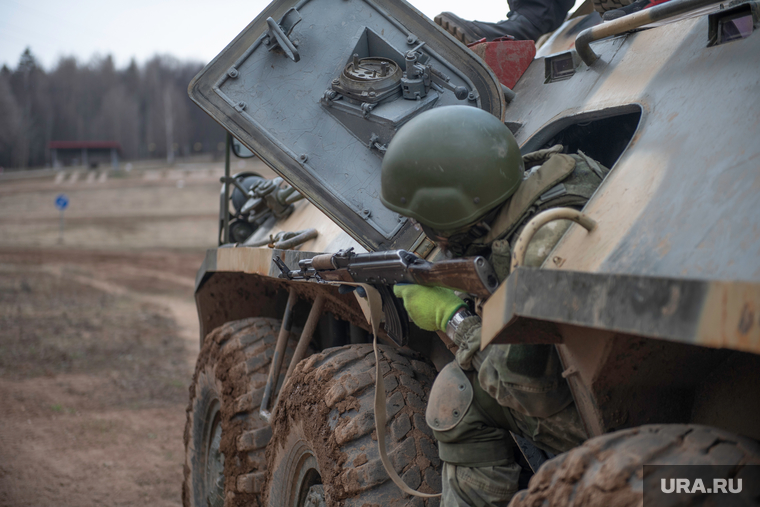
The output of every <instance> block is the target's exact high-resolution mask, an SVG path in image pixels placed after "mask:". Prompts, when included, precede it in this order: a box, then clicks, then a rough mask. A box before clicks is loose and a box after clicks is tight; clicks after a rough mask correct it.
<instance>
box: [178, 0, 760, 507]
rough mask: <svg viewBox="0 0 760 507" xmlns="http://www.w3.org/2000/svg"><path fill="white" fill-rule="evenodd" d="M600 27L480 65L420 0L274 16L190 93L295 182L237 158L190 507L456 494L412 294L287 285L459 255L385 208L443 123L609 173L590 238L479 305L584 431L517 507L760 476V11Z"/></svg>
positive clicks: (208, 330) (187, 490)
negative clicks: (417, 131) (409, 130)
mask: <svg viewBox="0 0 760 507" xmlns="http://www.w3.org/2000/svg"><path fill="white" fill-rule="evenodd" d="M579 12H585V14H578V15H577V16H575V17H573V18H572V19H569V20H568V21H567V22H566V23H565V24H564V25H563V27H562V28H560V29H559V30H558V31H557V32H556V33H554V34H553V35H552V36H551V37H549V38H548V40H546V41H544V42H543V44H542V45H541V46H540V47H539V49H538V52H537V53H533V51H535V50H534V48H533V47H532V43H529V44H530V45H531V47H529V48H528V50H527V53H526V47H525V43H524V41H501V42H493V43H481V44H480V45H479V46H476V47H473V48H468V47H466V46H464V45H463V44H461V43H460V41H458V40H456V39H455V38H453V37H452V36H450V35H449V34H448V33H446V32H445V31H444V30H443V29H441V28H440V27H439V26H437V25H435V24H434V23H433V22H432V21H431V20H430V19H428V18H426V17H425V16H424V15H422V14H421V13H420V12H418V11H417V10H415V9H414V8H413V7H412V6H411V5H409V4H407V3H406V2H404V1H403V0H393V1H391V0H386V1H384V0H275V1H274V2H273V3H272V4H271V5H270V6H269V7H267V8H266V9H265V10H264V11H263V12H262V13H261V14H260V15H258V16H257V17H256V19H254V20H253V21H252V22H251V23H250V24H249V25H248V27H247V28H246V29H245V30H243V31H242V32H241V33H240V34H239V35H238V36H237V37H236V38H235V39H234V40H232V42H231V43H230V44H229V45H228V46H227V48H226V49H225V50H224V51H223V52H222V53H220V54H219V55H218V56H217V57H216V58H215V59H214V60H213V61H212V62H211V63H209V64H208V66H207V67H206V68H205V69H204V70H203V71H202V72H201V73H200V74H198V76H197V77H196V78H195V79H194V80H193V81H192V83H191V84H190V87H189V93H190V96H191V98H192V100H193V101H195V102H196V103H197V104H198V106H200V107H201V108H203V110H205V111H206V112H207V113H208V114H209V115H211V116H212V117H213V118H214V119H216V121H217V122H219V123H220V124H221V125H222V126H223V127H224V128H225V129H226V130H227V132H228V133H229V134H228V147H229V146H231V147H232V150H231V151H234V152H235V153H236V154H242V153H243V152H244V151H248V150H250V152H252V153H254V154H255V155H256V156H257V157H258V158H260V159H261V160H262V161H263V162H264V163H265V164H266V165H267V166H269V167H270V168H271V169H273V170H274V171H275V172H276V173H277V174H278V175H279V177H278V178H275V179H265V178H263V177H262V176H260V175H259V174H256V173H252V172H248V173H240V174H229V165H230V164H229V157H230V149H228V163H227V176H226V177H225V179H224V180H223V185H222V191H221V194H220V234H219V245H218V247H217V248H214V249H211V250H209V251H208V253H207V256H206V259H205V262H204V263H203V266H202V267H201V269H200V271H199V272H198V276H197V280H196V289H195V298H196V302H197V308H198V316H199V321H200V329H201V333H200V339H201V351H200V355H199V357H198V363H197V367H196V371H195V376H194V379H193V384H192V386H191V388H190V405H189V408H188V418H187V426H186V430H185V444H186V464H185V482H184V486H183V502H184V505H185V506H188V507H189V506H204V507H205V506H223V505H224V506H238V505H240V506H242V505H270V506H299V507H305V506H309V505H314V506H323V505H327V506H338V505H341V506H357V507H359V506H369V505H389V506H390V505H409V506H418V505H437V502H438V499H436V498H422V497H415V496H410V495H408V494H406V493H404V492H403V491H402V490H401V489H399V487H398V486H397V485H396V484H395V483H394V482H393V481H392V480H391V479H390V478H389V473H388V472H387V471H386V466H389V467H390V468H393V470H395V472H396V473H397V474H398V475H399V476H400V477H401V479H402V480H403V481H404V483H406V484H407V485H408V486H409V487H410V488H412V489H415V490H418V491H421V492H424V493H438V492H440V491H441V475H440V466H441V462H440V460H439V458H438V451H437V448H436V441H435V440H434V439H433V437H432V433H431V430H430V429H429V428H428V426H427V424H426V422H425V406H426V400H427V396H428V393H429V390H430V387H431V385H432V383H433V380H434V378H435V376H436V374H437V372H438V371H439V370H440V369H441V368H442V367H443V366H444V365H446V364H447V363H448V362H450V361H451V360H452V359H453V357H454V355H453V353H454V352H455V345H453V344H452V343H451V342H449V341H446V340H445V339H443V338H441V337H439V336H438V335H437V334H436V333H431V332H426V331H422V330H420V329H418V328H417V327H416V326H414V325H413V324H411V323H409V322H407V321H406V319H405V318H404V314H403V312H401V311H400V310H399V307H398V301H396V302H395V303H394V301H393V298H392V296H390V294H391V292H390V291H389V290H388V286H389V285H392V284H393V283H394V281H395V280H394V279H391V277H383V276H378V277H376V278H374V279H371V280H369V279H365V280H360V281H355V282H356V283H353V282H351V281H350V280H343V281H336V280H329V279H327V277H320V276H311V277H301V278H299V277H298V276H294V272H301V273H306V272H309V269H312V268H313V267H314V266H316V265H317V263H318V259H315V257H317V256H319V255H320V254H336V253H339V252H340V255H341V256H343V257H346V256H347V255H351V254H361V253H365V252H366V253H371V252H388V254H387V255H386V257H387V259H390V261H394V262H396V261H399V260H402V261H403V260H404V259H408V257H405V256H408V254H407V252H409V253H411V254H413V256H415V257H416V258H421V259H427V260H428V261H431V262H436V261H438V260H440V259H442V258H443V256H442V254H441V252H440V250H439V249H438V248H437V246H436V244H435V242H434V241H433V240H432V239H431V238H428V237H426V235H425V234H424V233H423V231H422V230H421V229H420V228H419V226H418V225H417V224H415V223H414V222H413V221H412V220H409V219H407V218H405V217H403V216H400V215H398V214H396V213H394V212H392V211H391V210H389V209H387V208H385V207H384V206H383V205H382V203H381V202H380V199H379V194H380V168H381V163H382V160H383V156H384V154H385V151H386V148H387V146H388V144H389V142H390V141H391V140H392V139H393V138H394V136H395V135H396V133H397V131H398V130H399V129H400V128H401V127H402V126H403V125H404V124H405V123H406V122H408V121H409V120H411V119H412V118H414V117H416V116H417V115H419V114H421V113H423V112H425V111H427V110H430V109H433V108H438V107H442V106H448V105H466V106H470V107H474V108H480V109H483V110H485V111H487V112H488V113H490V114H491V115H493V116H495V117H496V118H498V119H500V120H501V121H503V122H504V123H505V124H506V125H507V127H509V129H510V130H511V131H512V132H513V133H514V135H515V138H516V139H517V142H518V143H519V146H520V149H521V151H522V153H523V154H525V153H528V152H532V151H535V150H539V149H542V148H547V147H550V146H553V145H556V144H561V145H563V146H564V149H565V151H566V152H569V153H575V152H577V151H579V150H580V151H582V152H583V153H585V154H587V155H588V156H589V157H591V158H593V159H595V160H597V161H599V162H600V163H602V164H603V165H604V166H605V167H608V168H610V169H611V171H610V173H609V175H608V176H607V177H606V178H605V179H604V181H603V182H602V184H601V186H600V187H599V188H598V190H597V191H596V193H595V194H594V195H593V197H592V198H591V199H590V201H589V202H588V204H587V205H586V207H585V208H584V210H583V213H584V214H585V215H586V216H588V217H589V218H591V219H592V220H593V222H594V223H595V224H596V225H595V226H594V227H593V228H591V229H592V230H591V232H589V231H587V230H586V229H585V228H584V227H581V226H579V225H572V226H571V227H570V228H569V230H568V231H567V232H566V233H565V235H564V237H563V238H562V239H561V241H560V242H559V244H558V245H557V246H556V247H555V248H554V250H553V251H552V252H551V253H550V254H549V256H548V258H547V260H546V262H545V263H544V264H543V266H541V267H540V268H531V267H525V266H516V267H515V269H513V270H512V272H511V274H510V275H509V276H508V277H507V278H506V280H505V281H504V282H503V283H502V284H501V285H500V286H499V287H498V288H497V289H496V290H495V291H494V292H493V294H492V295H491V296H490V297H488V298H482V301H481V302H482V303H483V304H482V305H480V311H481V313H482V319H483V337H482V338H483V344H484V345H485V344H487V343H542V344H547V343H548V344H554V345H555V346H556V349H557V351H558V353H559V356H560V358H561V361H562V365H563V369H564V372H563V376H564V377H565V378H566V379H567V380H568V382H569V385H570V388H571V390H572V393H573V398H574V400H575V404H576V406H577V408H578V411H579V414H580V417H581V420H582V422H583V425H584V428H585V431H586V433H587V434H588V436H589V440H588V441H587V442H586V443H585V444H583V445H582V446H580V447H579V448H576V449H574V450H572V451H570V452H568V453H565V454H562V455H559V456H557V457H554V458H553V459H549V460H548V461H545V462H544V460H545V459H546V458H550V457H551V456H545V455H541V454H540V453H538V454H535V453H532V451H535V450H536V449H535V448H532V446H531V445H530V441H529V439H524V438H523V439H519V437H518V439H519V440H521V441H522V443H521V449H523V450H524V451H525V466H524V467H523V468H524V469H525V470H526V474H528V475H530V473H529V471H530V470H531V468H532V469H534V470H535V471H536V473H535V475H534V476H533V477H532V479H531V480H530V483H529V486H528V487H527V489H526V490H524V491H522V492H521V493H519V494H518V495H517V497H515V499H514V500H513V501H512V504H513V505H640V503H641V499H642V492H643V491H644V490H646V488H647V487H649V486H648V483H647V481H648V480H649V479H650V478H651V477H659V476H658V475H657V474H656V473H655V472H651V473H650V472H646V471H643V468H642V467H643V465H678V464H692V465H697V464H701V465H726V466H728V470H729V472H727V473H728V474H729V476H730V477H731V478H742V477H747V475H746V473H747V470H750V468H751V467H748V466H747V465H752V464H755V465H756V464H760V448H759V447H758V444H757V442H756V439H760V403H758V402H759V401H760V356H758V354H760V143H759V142H758V141H757V138H758V134H760V100H758V99H759V98H760V33H754V31H756V30H757V27H758V26H760V25H759V23H760V7H759V4H758V3H757V2H754V1H739V2H736V1H734V2H724V3H720V2H715V1H712V0H671V1H669V2H666V3H663V4H661V5H657V6H655V7H652V8H650V9H647V10H644V11H641V12H638V13H635V14H631V15H628V16H624V17H622V18H620V19H617V20H614V21H610V22H605V23H601V19H600V17H599V14H598V13H597V12H594V11H593V10H592V9H588V10H586V11H584V10H581V11H579ZM534 54H535V57H534ZM526 55H527V56H526ZM423 148H424V147H422V146H421V147H420V149H423ZM249 154H250V153H249ZM529 239H530V238H527V240H529ZM351 248H353V250H350V249H351ZM399 251H403V253H399ZM394 256H395V257H394ZM339 257H340V256H339ZM331 258H332V257H330V256H328V257H326V258H325V257H324V256H323V257H319V259H321V260H322V261H324V259H328V260H329V259H331ZM390 261H389V262H390ZM330 262H332V261H330ZM307 278H308V279H307ZM357 285H358V286H359V288H358V289H357V288H356V287H357ZM375 290H377V292H376V293H375V292H372V291H375ZM368 292H372V293H371V294H369V293H368ZM375 294H379V295H380V296H381V297H382V299H383V303H382V307H378V306H377V305H376V304H375V303H374V302H373V301H374V299H373V297H374V296H373V295H375ZM373 335H376V336H377V339H378V340H379V342H380V343H381V345H380V347H379V348H380V351H381V357H380V359H379V362H380V364H379V365H376V358H375V355H374V353H373V346H372V344H371V342H372V338H373ZM376 367H377V370H376ZM376 371H379V372H381V375H380V376H381V377H382V380H383V381H384V387H383V389H384V392H385V393H386V394H385V399H384V402H385V412H386V413H385V417H381V418H380V423H381V425H382V428H378V427H376V424H375V419H376V415H378V414H376V403H375V400H374V397H375V390H376V387H375V385H376V381H377V380H378V378H377V375H376V373H375V372H376ZM382 401H383V400H381V404H382ZM383 419H384V420H383ZM379 445H384V446H385V449H387V455H388V456H387V459H382V458H383V457H382V456H381V453H380V450H379V447H378V446H379ZM383 461H385V465H384V463H383ZM542 462H543V464H542ZM653 474H654V475H653ZM527 478H528V477H526V479H527ZM754 487H757V484H755V486H754ZM694 498H695V500H694V501H693V504H694V505H696V504H697V503H698V501H702V500H698V498H702V497H701V496H700V495H696V496H695V497H694ZM700 505H701V504H700Z"/></svg>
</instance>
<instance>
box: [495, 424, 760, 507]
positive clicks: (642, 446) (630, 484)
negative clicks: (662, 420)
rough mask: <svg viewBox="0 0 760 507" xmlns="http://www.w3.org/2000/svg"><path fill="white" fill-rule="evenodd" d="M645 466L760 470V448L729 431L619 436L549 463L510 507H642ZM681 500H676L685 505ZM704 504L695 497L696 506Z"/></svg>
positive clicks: (665, 430)
mask: <svg viewBox="0 0 760 507" xmlns="http://www.w3.org/2000/svg"><path fill="white" fill-rule="evenodd" d="M645 464H647V465H735V466H737V467H741V466H742V465H757V464H760V444H758V443H757V442H755V441H754V440H751V439H748V438H745V437H740V436H738V435H734V434H732V433H729V432H727V431H723V430H719V429H716V428H710V427H708V426H697V425H687V424H663V425H650V426H641V427H638V428H632V429H628V430H622V431H617V432H615V433H610V434H608V435H602V436H600V437H596V438H592V439H590V440H588V441H587V442H585V443H584V444H583V445H581V446H579V447H577V448H575V449H573V450H571V451H570V452H567V453H564V454H561V455H559V456H557V457H556V458H554V459H552V460H550V461H547V462H546V463H544V465H542V466H541V468H540V469H539V470H538V473H537V474H536V475H534V476H533V478H532V479H531V480H530V484H529V486H528V489H527V490H523V491H520V492H519V493H518V494H517V495H516V496H515V497H514V498H513V499H512V501H511V502H510V504H509V507H537V506H542V507H563V506H569V505H583V506H584V507H608V506H610V505H614V506H615V507H627V506H640V505H641V504H642V501H643V496H642V495H643V493H642V491H643V489H642V480H643V477H642V470H643V468H642V465H645ZM738 477H741V472H740V475H739V476H738ZM662 478H666V477H662ZM655 482H656V483H659V480H655ZM681 496H682V495H673V498H672V500H673V501H674V502H675V501H680V500H678V498H679V497H681ZM703 500H704V498H703V497H702V496H701V495H694V501H695V502H702V501H703ZM663 505H664V504H663ZM679 505H683V504H679ZM695 505H697V503H695ZM699 505H702V504H701V503H699Z"/></svg>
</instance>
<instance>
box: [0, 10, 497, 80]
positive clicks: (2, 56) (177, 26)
mask: <svg viewBox="0 0 760 507" xmlns="http://www.w3.org/2000/svg"><path fill="white" fill-rule="evenodd" d="M411 3H412V5H414V6H415V7H416V8H417V9H419V10H421V11H422V12H423V13H424V14H426V15H427V16H428V17H430V18H432V17H433V16H435V15H436V14H438V13H439V12H441V11H451V12H454V13H456V14H457V15H459V16H461V17H463V18H465V19H481V20H484V21H498V20H501V19H504V17H505V15H506V13H507V10H508V7H507V2H506V0H476V1H463V0H411ZM268 4H269V1H267V0H245V1H243V0H218V1H212V2H208V1H199V0H150V1H149V0H105V1H104V0H71V1H68V2H66V1H61V0H55V1H53V0H34V1H33V0H0V66H1V65H3V64H6V65H8V66H9V67H12V68H15V67H16V65H17V64H18V59H19V56H20V55H21V53H22V52H23V51H24V48H26V47H27V46H28V47H30V48H31V50H32V54H34V55H35V56H36V57H37V59H38V61H39V62H40V63H41V64H42V66H43V67H44V68H45V69H47V70H50V69H51V68H52V67H53V66H54V65H55V64H56V63H57V61H58V59H59V58H60V57H61V56H75V57H76V58H77V59H78V60H79V61H80V62H87V61H89V60H90V59H91V58H92V56H93V55H95V54H99V55H101V56H105V55H108V54H111V55H112V56H113V57H114V59H115V62H116V66H117V67H119V68H123V67H125V66H126V65H128V64H129V61H130V59H131V58H133V57H134V58H135V59H136V60H137V62H138V63H143V62H145V61H146V60H148V59H150V58H151V57H152V56H153V55H155V54H157V53H159V54H170V55H173V56H176V57H178V58H180V59H182V60H197V61H201V62H203V63H206V62H208V61H210V60H211V59H212V58H214V57H215V56H216V55H217V54H218V53H219V52H220V51H221V50H222V49H224V47H225V46H226V45H227V43H228V42H230V41H231V40H232V39H233V38H234V37H235V36H236V35H237V34H238V33H239V32H240V31H241V30H242V29H243V28H245V26H246V25H248V23H249V22H250V21H251V20H253V18H255V17H256V15H257V14H258V13H259V12H261V10H263V9H264V7H266V6H267V5H268Z"/></svg>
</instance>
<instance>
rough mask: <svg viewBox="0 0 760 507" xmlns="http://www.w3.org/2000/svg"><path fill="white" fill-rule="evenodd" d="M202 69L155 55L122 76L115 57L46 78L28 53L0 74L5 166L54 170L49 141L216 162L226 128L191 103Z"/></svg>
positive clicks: (1, 161)
mask: <svg viewBox="0 0 760 507" xmlns="http://www.w3.org/2000/svg"><path fill="white" fill-rule="evenodd" d="M202 67H203V64H201V63H197V62H181V61H179V60H177V59H176V58H173V57H170V56H155V57H154V58H153V59H151V60H149V61H148V62H146V63H145V64H144V65H142V66H140V65H137V63H136V62H135V61H134V60H132V62H131V63H130V64H129V65H128V66H127V67H126V68H125V69H117V68H115V66H114V62H113V58H112V57H111V56H106V57H94V58H93V59H92V60H91V61H90V62H89V63H86V64H81V63H79V62H78V61H77V60H76V58H73V57H66V58H62V59H60V60H59V61H58V64H57V65H56V66H55V67H54V68H53V69H52V70H50V71H49V72H46V71H45V69H43V68H42V67H41V66H40V65H39V64H38V62H37V60H36V59H35V57H34V55H33V54H32V52H31V51H30V50H29V49H28V48H27V49H26V50H25V51H24V52H23V53H22V55H21V57H20V59H19V62H18V65H17V67H16V68H15V69H9V68H8V67H7V66H6V65H3V67H2V69H0V167H13V168H27V167H40V166H45V165H49V164H50V163H51V157H50V153H49V150H48V149H47V146H48V143H49V142H50V141H117V142H119V143H120V144H121V149H122V157H123V158H125V159H132V160H134V159H144V158H166V159H167V160H168V161H169V162H172V161H173V160H174V157H175V156H187V155H190V154H195V153H209V152H210V153H214V154H216V155H219V154H220V153H219V151H220V143H223V142H224V131H223V129H222V128H221V127H220V126H219V125H218V124H217V123H216V122H214V121H213V120H212V119H211V118H210V117H209V116H208V115H206V113H204V112H203V111H202V110H201V109H200V108H199V107H197V106H196V105H195V104H193V103H192V102H191V101H190V99H189V97H188V96H187V85H188V84H189V83H190V80H191V79H192V78H193V77H194V76H195V75H196V74H197V73H198V72H199V71H200V70H201V68H202Z"/></svg>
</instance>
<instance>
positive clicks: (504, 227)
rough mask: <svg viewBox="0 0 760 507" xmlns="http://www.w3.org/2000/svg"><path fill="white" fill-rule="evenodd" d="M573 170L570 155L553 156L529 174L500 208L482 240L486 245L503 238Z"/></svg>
mask: <svg viewBox="0 0 760 507" xmlns="http://www.w3.org/2000/svg"><path fill="white" fill-rule="evenodd" d="M573 169H575V159H574V158H573V157H571V156H570V155H564V154H555V155H552V156H551V157H549V159H548V160H547V161H546V162H545V163H544V164H542V165H541V166H540V167H537V168H535V169H534V170H533V171H531V172H530V174H529V175H528V177H527V178H526V179H525V181H523V182H522V184H521V185H520V188H518V189H517V192H515V194H514V195H513V196H512V198H511V199H510V200H509V202H508V203H507V205H506V206H504V207H502V209H501V211H499V214H498V215H497V216H496V219H495V220H494V222H493V223H492V224H491V231H490V232H489V233H488V234H487V235H486V236H485V237H484V238H482V240H481V241H482V242H483V243H485V244H488V243H490V242H492V241H493V240H495V239H498V238H501V237H504V236H505V235H507V234H508V233H509V232H510V231H511V230H512V229H514V228H515V227H516V226H517V225H518V224H519V223H520V221H521V219H522V217H523V215H525V213H526V212H527V211H528V210H529V208H530V207H531V205H532V204H533V203H534V202H535V201H536V200H537V199H538V198H539V197H541V196H542V195H543V194H544V193H546V191H547V190H549V189H550V188H552V187H553V186H555V185H556V184H557V183H559V182H560V181H562V180H563V179H565V178H567V176H568V175H569V174H570V173H572V172H573Z"/></svg>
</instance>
